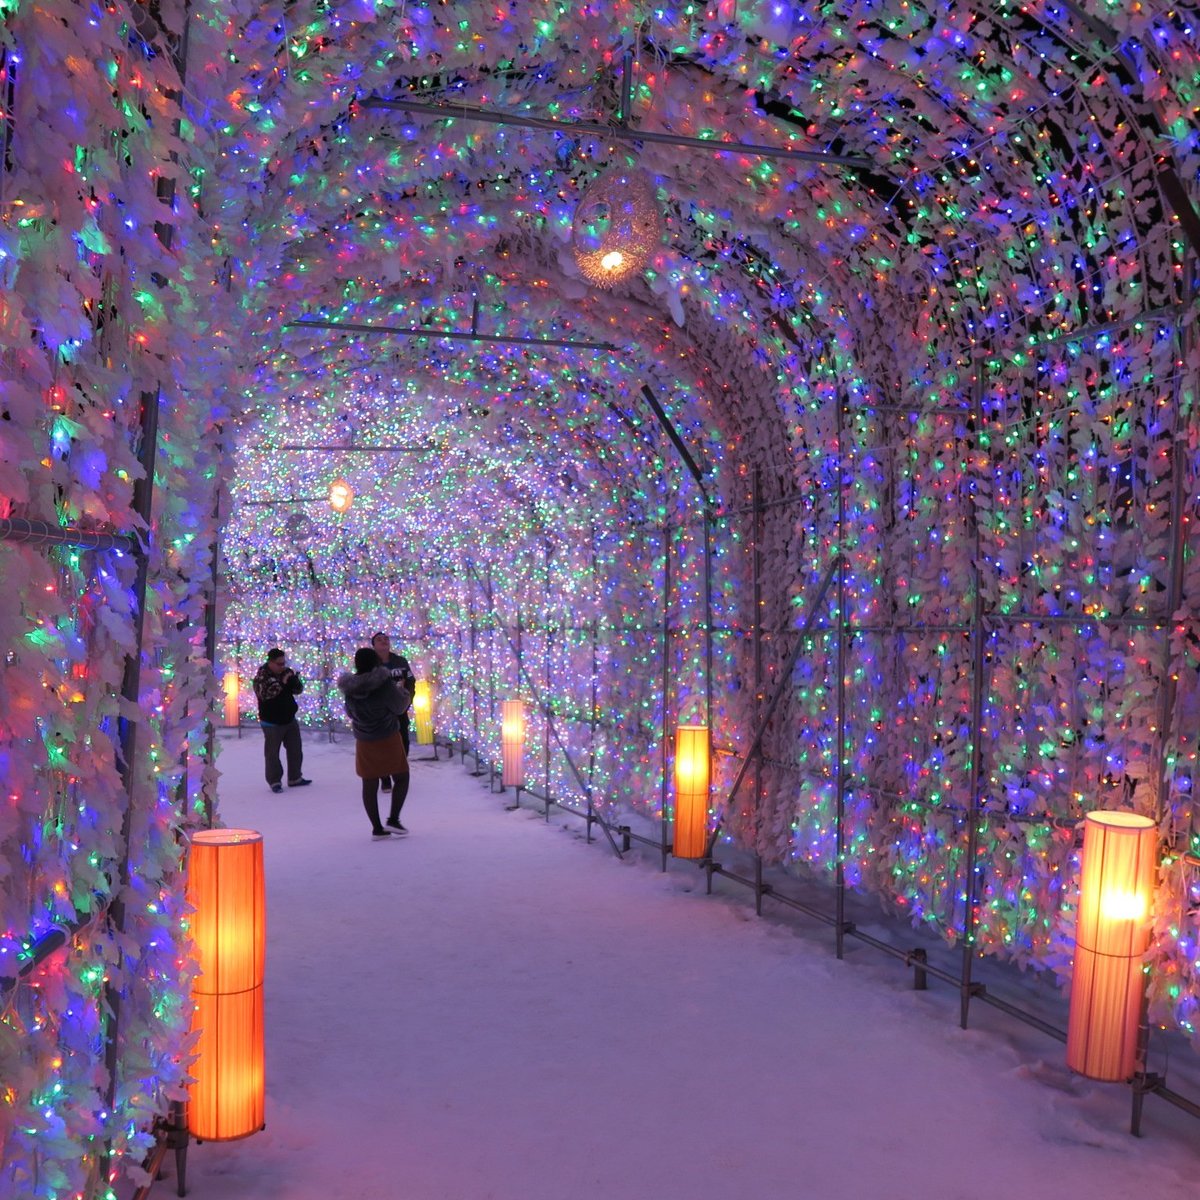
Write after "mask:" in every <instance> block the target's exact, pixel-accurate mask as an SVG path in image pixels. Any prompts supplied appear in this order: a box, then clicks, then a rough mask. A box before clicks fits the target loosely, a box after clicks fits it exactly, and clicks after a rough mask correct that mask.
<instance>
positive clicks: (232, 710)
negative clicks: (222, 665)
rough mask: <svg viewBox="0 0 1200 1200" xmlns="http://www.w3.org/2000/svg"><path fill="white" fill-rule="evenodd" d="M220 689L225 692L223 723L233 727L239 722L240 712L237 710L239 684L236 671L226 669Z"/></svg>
mask: <svg viewBox="0 0 1200 1200" xmlns="http://www.w3.org/2000/svg"><path fill="white" fill-rule="evenodd" d="M221 691H222V692H224V693H225V724H226V725H228V726H230V727H233V726H236V725H240V724H241V714H240V713H239V712H238V703H239V699H240V691H241V689H240V685H239V684H238V674H237V672H236V671H226V672H225V676H224V678H223V679H222V680H221Z"/></svg>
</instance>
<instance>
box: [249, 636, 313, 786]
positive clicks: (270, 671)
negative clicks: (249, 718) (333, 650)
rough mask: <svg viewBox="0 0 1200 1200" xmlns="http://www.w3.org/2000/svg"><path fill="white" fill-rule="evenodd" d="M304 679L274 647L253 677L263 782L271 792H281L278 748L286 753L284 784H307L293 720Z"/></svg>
mask: <svg viewBox="0 0 1200 1200" xmlns="http://www.w3.org/2000/svg"><path fill="white" fill-rule="evenodd" d="M302 691H304V681H303V680H302V679H301V678H300V676H299V675H298V674H297V673H296V672H295V671H293V670H292V668H291V667H289V666H288V662H287V655H286V654H284V652H283V651H282V650H280V649H279V647H278V646H276V647H275V648H274V649H272V650H268V651H267V661H266V662H265V663H263V665H262V666H261V667H259V668H258V673H257V674H256V675H255V676H254V694H255V696H256V697H257V698H258V722H259V724H260V725H261V726H262V731H263V753H264V754H265V755H266V760H267V783H268V785H269V786H270V788H271V791H273V792H282V791H283V767H282V766H281V765H280V762H279V748H280V747H281V746H282V747H283V749H284V751H285V752H286V753H287V767H288V770H287V774H288V787H307V786H308V785H309V784H310V783H312V780H311V779H305V778H304V774H303V772H302V770H301V767H302V766H303V764H304V748H303V746H302V745H301V744H300V722H299V721H297V720H296V697H297V696H298V695H299V694H300V693H301V692H302Z"/></svg>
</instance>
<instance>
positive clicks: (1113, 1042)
mask: <svg viewBox="0 0 1200 1200" xmlns="http://www.w3.org/2000/svg"><path fill="white" fill-rule="evenodd" d="M1157 867H1158V830H1157V827H1156V826H1155V823H1154V822H1153V821H1152V820H1151V819H1150V818H1149V817H1142V816H1138V815H1137V814H1135V813H1130V812H1091V813H1088V815H1087V817H1086V819H1085V821H1084V832H1083V864H1082V869H1081V872H1080V880H1079V912H1078V916H1077V919H1076V927H1075V966H1074V970H1073V973H1072V978H1071V1011H1070V1017H1069V1020H1068V1024H1067V1066H1069V1067H1070V1068H1071V1070H1073V1071H1078V1072H1079V1073H1080V1074H1081V1075H1086V1076H1087V1077H1088V1078H1089V1079H1101V1080H1111V1081H1116V1080H1122V1079H1128V1078H1129V1077H1130V1076H1131V1075H1133V1074H1134V1072H1135V1071H1136V1069H1137V1048H1138V1026H1139V1024H1140V1022H1141V1015H1142V1001H1143V996H1144V993H1145V987H1146V979H1145V974H1144V971H1143V967H1142V960H1143V958H1144V956H1145V953H1146V950H1147V949H1148V947H1149V945H1150V908H1151V904H1152V902H1153V899H1154V885H1155V881H1156V875H1157Z"/></svg>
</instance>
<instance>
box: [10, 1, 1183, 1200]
mask: <svg viewBox="0 0 1200 1200" xmlns="http://www.w3.org/2000/svg"><path fill="white" fill-rule="evenodd" d="M0 16H2V18H3V23H2V25H0V29H2V31H3V35H2V38H0V85H2V92H0V109H2V112H3V124H2V136H3V145H2V147H0V149H2V154H0V271H3V276H4V288H3V292H2V293H0V375H2V379H3V400H2V404H3V413H2V417H3V420H2V421H0V539H2V540H0V578H2V579H3V581H4V589H5V595H6V601H5V603H4V604H3V605H0V641H2V642H3V647H2V649H3V653H4V656H5V657H4V664H5V665H4V686H3V688H2V689H0V763H3V767H4V769H3V777H4V787H5V793H4V794H5V803H4V804H3V805H0V822H2V836H0V909H2V914H0V923H2V931H0V977H3V979H2V983H3V987H4V993H5V1009H4V1016H3V1018H2V1019H0V1029H4V1031H5V1033H6V1034H8V1035H11V1036H6V1037H4V1038H2V1039H0V1079H2V1080H4V1081H5V1085H6V1086H7V1087H8V1089H9V1091H8V1094H7V1098H6V1101H5V1103H6V1105H7V1108H8V1110H9V1112H10V1114H11V1115H12V1117H13V1120H12V1121H11V1122H10V1126H9V1128H8V1130H7V1131H6V1133H5V1138H6V1141H5V1149H4V1156H3V1159H4V1162H5V1164H6V1165H5V1167H4V1171H6V1172H8V1173H9V1177H10V1178H11V1179H16V1178H18V1176H19V1177H20V1178H21V1179H22V1180H25V1179H26V1178H27V1177H28V1174H29V1164H30V1163H31V1162H32V1156H34V1155H35V1154H37V1155H40V1156H41V1159H40V1160H39V1161H43V1162H45V1161H48V1160H52V1161H53V1163H54V1166H55V1171H56V1172H57V1177H58V1178H59V1179H60V1180H61V1182H60V1183H54V1184H51V1183H50V1182H48V1179H49V1178H50V1176H48V1175H44V1174H43V1175H41V1176H39V1178H40V1179H41V1182H40V1183H39V1184H38V1185H37V1187H36V1188H35V1190H33V1191H29V1192H28V1193H27V1194H28V1195H30V1196H34V1195H37V1196H39V1197H40V1196H45V1197H51V1196H58V1195H66V1194H71V1195H80V1196H88V1197H91V1196H101V1195H105V1194H106V1192H105V1191H104V1188H105V1187H106V1186H107V1185H108V1182H109V1181H111V1180H115V1179H117V1178H119V1177H121V1176H122V1173H123V1172H124V1170H125V1168H126V1166H127V1164H128V1163H130V1162H136V1161H139V1160H140V1158H141V1157H142V1156H144V1154H145V1153H146V1151H147V1149H148V1147H149V1146H150V1145H151V1144H152V1142H153V1139H154V1123H155V1120H156V1119H157V1118H159V1117H161V1115H162V1114H163V1112H164V1111H165V1105H166V1097H167V1096H168V1094H171V1093H173V1089H175V1087H176V1085H177V1084H178V1083H179V1081H180V1080H181V1079H182V1078H183V1076H184V1074H185V1071H186V1053H185V1052H184V1050H183V1045H184V1039H185V1035H186V1031H187V1025H188V1003H187V1001H188V995H189V988H190V984H191V975H190V972H191V970H192V967H191V965H190V960H189V958H188V953H189V951H188V938H187V931H186V928H185V920H184V912H183V888H182V877H181V870H182V862H183V857H184V850H183V847H184V846H185V844H186V840H187V837H188V835H189V833H190V832H192V831H195V830H197V829H200V828H205V827H207V826H210V825H212V824H213V823H214V822H216V823H218V824H219V823H220V810H219V806H218V805H217V803H216V798H217V778H218V775H219V771H220V762H219V754H218V753H217V749H218V744H219V739H218V737H217V727H219V726H220V724H221V723H222V716H221V700H222V697H221V679H222V677H223V675H224V674H225V673H226V672H229V671H233V672H236V673H237V674H238V675H239V677H240V678H241V681H242V688H243V712H242V718H243V720H245V721H246V722H247V723H252V722H253V721H254V719H255V715H254V712H253V705H252V701H251V700H250V699H249V698H248V697H247V694H246V691H247V687H248V683H249V678H250V676H252V674H253V672H254V670H255V669H256V667H257V665H258V664H259V663H260V662H261V661H262V657H263V655H264V654H265V651H266V649H267V648H268V647H270V646H272V645H276V644H278V645H281V646H286V647H287V649H288V653H289V654H290V655H291V656H292V657H293V658H294V659H295V660H297V661H298V662H300V663H301V664H303V667H304V669H305V673H306V676H307V677H309V678H310V679H311V680H313V682H314V686H311V687H310V688H309V689H308V691H307V692H306V694H305V696H304V698H303V707H302V719H303V720H304V721H305V722H306V724H307V725H308V726H309V727H310V728H313V729H325V728H333V727H336V726H338V725H339V724H340V722H341V721H342V714H341V712H340V708H339V701H338V699H337V695H336V689H335V688H334V687H333V685H332V681H333V678H334V676H335V674H336V672H337V671H338V670H340V669H342V668H343V667H344V666H345V665H346V662H347V660H348V659H349V658H350V656H351V655H352V653H353V650H354V648H355V647H356V646H357V645H361V644H363V643H364V642H365V641H366V640H367V639H369V637H370V635H371V633H372V632H373V631H374V630H376V629H387V630H390V631H391V632H392V635H393V638H394V639H395V640H396V641H397V643H398V644H399V645H401V646H402V647H403V648H404V649H405V651H406V653H408V654H409V656H410V658H411V659H412V661H413V663H414V665H416V666H417V667H418V673H419V674H422V675H423V676H425V677H427V678H429V679H430V680H431V681H432V682H433V683H434V685H435V689H436V691H435V695H436V707H435V725H436V731H437V735H438V738H439V739H440V740H441V742H442V743H443V745H446V744H449V745H451V746H452V747H453V748H454V749H455V750H456V751H459V752H462V753H464V754H466V753H471V754H473V755H474V756H475V757H476V759H477V760H483V761H489V762H495V761H498V758H499V754H500V747H499V708H498V705H499V703H500V701H502V700H503V699H506V698H510V697H512V696H516V695H521V696H522V697H523V698H524V699H526V701H527V702H528V703H529V705H530V714H531V723H530V732H529V744H530V747H531V750H530V755H531V758H530V774H531V778H530V783H529V790H530V791H532V792H533V793H534V794H535V795H540V796H541V797H542V799H543V800H544V801H545V802H546V803H550V802H553V803H557V804H560V805H561V806H563V807H565V808H571V809H574V810H576V811H586V812H588V813H589V814H594V815H595V816H596V818H597V819H599V820H601V821H602V822H604V823H606V824H607V825H608V826H609V827H610V828H612V829H618V830H620V829H624V830H627V831H630V832H633V833H640V834H641V835H642V836H644V837H646V838H648V839H649V840H651V841H654V840H658V841H660V842H661V845H662V847H663V852H664V858H665V854H666V852H667V850H668V849H669V840H670V817H671V804H672V800H671V795H670V790H669V787H668V786H667V783H666V778H667V774H668V772H669V760H670V754H671V738H672V735H673V730H674V727H675V725H676V724H677V723H678V722H679V721H680V720H686V719H688V718H694V719H697V720H700V719H702V720H703V721H704V723H706V724H708V726H709V727H710V728H711V731H712V741H713V748H714V751H715V758H714V781H713V791H712V806H711V811H710V814H709V828H710V829H711V830H712V831H714V832H715V833H716V834H717V840H716V849H717V851H718V854H719V855H722V854H723V855H726V856H730V860H731V861H739V862H752V863H756V864H758V865H759V866H760V867H763V868H766V869H769V870H771V871H774V872H778V873H779V875H780V877H781V878H784V879H787V878H795V879H803V880H805V881H812V880H816V881H820V882H822V883H824V884H827V885H828V886H829V887H830V888H831V889H833V890H834V891H837V890H839V889H841V890H848V891H851V892H854V893H856V894H860V895H862V896H865V897H869V898H872V899H873V900H877V901H878V903H879V904H880V905H881V906H882V907H883V908H884V909H885V910H886V911H887V912H889V913H890V914H892V915H893V916H896V917H898V918H899V919H900V920H901V921H902V922H903V921H908V922H911V924H912V925H913V926H914V927H915V928H916V929H919V930H922V931H924V934H923V935H922V936H924V935H929V936H932V937H933V938H934V939H936V940H937V941H939V942H941V943H942V944H944V945H949V946H954V947H958V948H964V947H965V949H964V950H963V963H964V967H963V970H964V972H965V974H964V977H963V983H964V987H965V988H966V989H967V992H965V993H964V994H968V993H969V987H970V963H971V962H972V961H975V960H977V959H978V958H980V957H987V958H990V959H992V960H994V961H996V962H998V963H1004V964H1007V965H1009V966H1012V967H1016V968H1020V969H1028V970H1030V971H1032V972H1034V973H1036V974H1037V975H1039V976H1041V977H1043V978H1044V979H1046V980H1049V981H1051V982H1052V983H1053V984H1055V985H1056V986H1061V987H1063V988H1066V987H1068V986H1069V983H1070V976H1071V953H1072V938H1073V934H1074V924H1075V912H1076V905H1077V890H1078V875H1079V846H1078V845H1077V836H1076V834H1077V827H1078V826H1079V825H1080V823H1081V822H1082V820H1083V818H1084V815H1085V814H1086V813H1087V812H1088V811H1090V810H1093V809H1118V810H1125V811H1129V812H1133V813H1137V814H1141V815H1145V816H1149V817H1150V818H1152V819H1153V821H1154V822H1155V823H1156V825H1157V828H1158V831H1159V835H1160V853H1159V857H1158V880H1157V892H1156V899H1155V903H1154V916H1153V930H1152V940H1151V949H1150V951H1149V953H1148V956H1147V959H1146V963H1147V980H1148V995H1149V1024H1150V1026H1151V1027H1152V1028H1153V1029H1154V1031H1155V1036H1157V1037H1163V1038H1167V1039H1171V1040H1173V1041H1177V1042H1180V1043H1181V1044H1182V1043H1187V1044H1189V1045H1190V1046H1191V1047H1192V1049H1193V1050H1194V1047H1195V1038H1196V1030H1195V1021H1196V1010H1197V1005H1198V1004H1200V975H1198V972H1200V956H1198V954H1197V939H1198V937H1200V928H1198V917H1197V912H1198V899H1200V830H1198V829H1197V812H1196V808H1195V802H1194V800H1193V792H1192V787H1193V778H1194V774H1195V763H1196V736H1197V730H1196V718H1197V706H1198V704H1200V686H1198V683H1200V680H1198V675H1197V670H1198V666H1200V625H1198V617H1197V614H1198V609H1200V578H1198V577H1197V573H1196V572H1197V558H1196V529H1195V524H1194V521H1195V513H1196V508H1197V495H1198V492H1197V464H1198V459H1197V438H1198V427H1197V417H1196V412H1195V403H1196V392H1197V383H1198V381H1200V348H1198V346H1197V340H1196V334H1195V328H1196V318H1197V298H1196V263H1197V252H1198V248H1200V211H1198V210H1200V139H1198V134H1197V129H1198V128H1200V111H1198V100H1197V95H1198V88H1200V65H1198V64H1200V25H1198V24H1197V22H1198V21H1200V14H1198V13H1197V11H1196V9H1195V7H1194V6H1189V5H1175V6H1168V5H1150V4H1139V3H1122V4H1113V3H1106V2H1105V0H1075V2H1066V0H1046V2H1044V3H1043V2H1031V3H1025V4H1014V3H1006V2H1004V0H996V2H992V3H984V2H982V0H978V2H974V3H966V4H953V5H948V4H941V3H938V2H937V0H910V2H909V3H906V4H902V5H901V4H881V3H874V2H872V0H840V2H837V3H826V2H823V0H822V2H817V0H811V2H806V3H794V4H778V3H773V2H765V0H764V2H761V3H755V2H753V0H746V2H739V3H736V4H734V3H729V2H728V0H713V2H711V3H698V4H678V5H666V6H663V5H660V6H657V7H652V6H647V5H643V4H640V3H627V2H617V3H573V4H565V3H554V4H548V5H537V4H524V3H517V2H511V3H510V2H507V0H499V2H496V3H491V4H487V5H477V4H472V3H442V4H435V5H416V4H404V3H395V4H393V3H388V2H386V0H353V2H352V3H346V4H326V3H322V2H318V0H289V2H288V3H285V4H282V5H280V4H275V5H265V4H264V5H259V4H257V3H253V2H251V0H219V2H218V3H215V4H207V5H200V4H196V3H190V2H188V0H179V2H178V3H169V4H168V3H161V4H160V3H153V4H144V3H125V2H123V0H122V2H114V3H111V4H105V5H92V4H88V3H73V2H71V3H67V2H64V3H62V4H60V5H33V4H25V3H19V4H18V3H10V4H5V3H3V0H0ZM718 143H724V145H723V146H721V147H718V146H717V144H718ZM606 172H617V173H618V175H619V174H620V173H621V172H625V173H626V176H627V177H629V178H637V179H642V180H645V181H646V182H647V184H648V186H649V188H650V191H651V194H652V196H653V200H654V203H653V218H654V221H655V222H656V226H655V236H654V240H653V245H652V248H651V252H650V254H649V256H648V259H647V261H646V262H645V263H644V265H643V266H642V267H641V268H640V269H639V270H638V271H636V272H634V273H633V274H632V275H631V276H630V277H628V278H625V279H621V280H619V281H617V282H615V283H613V284H612V286H603V282H602V284H601V285H597V284H596V283H594V282H592V281H589V279H588V278H587V277H586V276H585V275H584V273H583V272H582V271H581V269H580V265H579V257H578V252H579V250H580V246H581V238H582V237H583V234H581V232H580V230H579V228H578V222H577V220H576V217H577V214H578V212H579V210H580V206H581V204H584V203H586V202H587V198H588V197H589V194H590V195H592V196H594V194H595V193H594V191H593V192H591V193H589V189H594V188H595V186H596V185H597V182H598V181H603V180H604V179H605V178H606V174H605V173H606ZM608 202H609V205H610V208H609V209H608V210H605V211H607V212H608V213H609V214H610V216H611V214H612V213H614V212H616V211H617V208H616V206H617V205H618V204H619V202H620V192H619V190H618V191H617V192H616V193H612V194H610V195H609V197H608ZM335 478H341V479H345V480H346V481H348V482H349V483H350V485H351V487H352V489H353V492H354V502H353V504H352V505H351V507H350V508H349V510H348V511H346V512H343V513H335V512H333V511H331V509H330V506H329V504H328V500H327V497H328V489H329V485H330V483H331V481H332V480H334V479H335ZM735 782H736V783H737V787H736V789H735V788H734V786H733V785H734V784H735ZM760 899H761V897H760ZM964 1003H965V1002H964ZM48 1135H52V1138H51V1143H52V1144H51V1149H50V1150H49V1151H47V1150H45V1149H44V1146H45V1144H46V1139H47V1136H48ZM47 1155H48V1159H47ZM14 1172H15V1173H16V1174H14ZM22 1172H24V1174H21V1173H22ZM30 1186H32V1185H30ZM63 1188H65V1189H68V1190H61V1189H63Z"/></svg>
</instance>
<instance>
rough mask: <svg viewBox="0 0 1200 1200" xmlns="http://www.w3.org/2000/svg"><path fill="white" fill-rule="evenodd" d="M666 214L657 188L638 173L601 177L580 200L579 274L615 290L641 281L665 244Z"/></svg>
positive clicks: (616, 171)
mask: <svg viewBox="0 0 1200 1200" xmlns="http://www.w3.org/2000/svg"><path fill="white" fill-rule="evenodd" d="M662 235H663V218H662V208H661V206H660V205H659V203H658V197H657V196H656V195H655V191H654V185H653V184H652V183H651V181H650V178H649V176H647V175H646V173H645V172H644V171H641V170H639V169H638V168H636V167H614V168H610V169H609V170H607V171H605V172H604V173H603V174H601V175H599V176H598V177H597V178H596V179H594V180H593V181H592V183H591V184H589V186H588V188H587V190H586V191H585V192H584V193H583V195H582V196H581V197H580V198H579V204H578V205H577V206H576V209H575V217H574V219H573V220H572V222H571V245H572V249H573V251H574V254H575V262H576V263H577V264H578V266H579V273H580V274H581V275H582V276H583V277H584V279H586V280H587V281H588V283H590V284H593V285H594V286H596V287H601V288H610V287H613V286H614V285H616V284H618V283H622V282H624V281H625V280H626V279H630V278H632V277H633V276H634V275H636V274H637V273H638V272H639V271H640V270H641V269H642V268H643V267H644V266H645V265H646V263H647V262H649V261H650V256H651V255H652V254H653V253H654V251H655V249H656V247H657V246H658V244H659V242H661V241H662Z"/></svg>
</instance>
